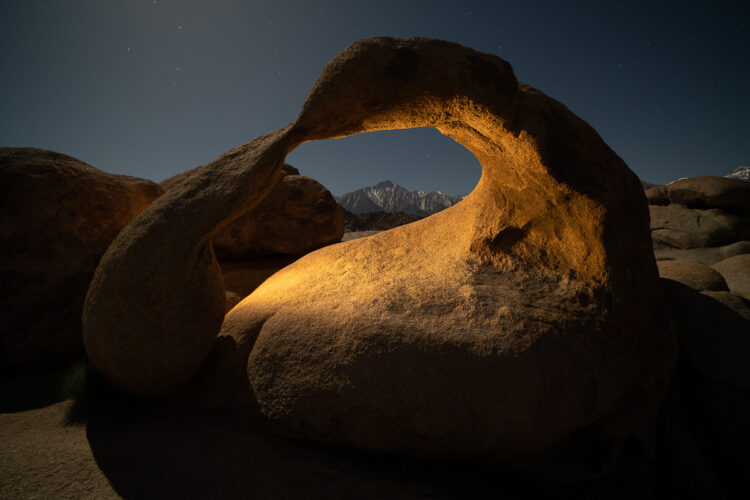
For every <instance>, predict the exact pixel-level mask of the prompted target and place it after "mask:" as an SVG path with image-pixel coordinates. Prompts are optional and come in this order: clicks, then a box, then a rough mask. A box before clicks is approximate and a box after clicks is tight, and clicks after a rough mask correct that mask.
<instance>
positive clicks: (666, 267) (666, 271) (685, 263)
mask: <svg viewBox="0 0 750 500" xmlns="http://www.w3.org/2000/svg"><path fill="white" fill-rule="evenodd" d="M657 265H658V267H659V276H661V277H662V278H667V279H670V280H674V281H677V282H679V283H682V284H684V285H687V286H689V287H690V288H693V289H695V290H697V291H699V292H704V291H714V292H722V291H723V292H728V291H729V288H728V287H727V283H726V281H724V278H723V277H722V275H721V274H719V272H718V271H716V270H714V269H711V268H710V267H708V266H706V265H703V264H701V263H700V262H696V261H694V260H662V261H659V262H657Z"/></svg>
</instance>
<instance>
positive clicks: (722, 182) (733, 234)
mask: <svg viewBox="0 0 750 500" xmlns="http://www.w3.org/2000/svg"><path fill="white" fill-rule="evenodd" d="M646 197H647V198H648V201H649V211H650V216H651V236H652V237H653V243H654V252H655V254H656V257H657V259H667V258H674V259H687V260H697V261H700V262H702V263H704V264H707V265H711V264H714V263H716V262H717V261H719V260H721V259H723V258H728V257H731V256H733V255H737V254H742V253H747V252H748V251H750V250H749V249H750V183H748V182H745V181H741V180H737V179H728V178H725V177H692V178H689V179H681V180H679V181H675V182H672V183H671V184H667V185H666V186H656V187H653V188H651V189H648V190H647V191H646Z"/></svg>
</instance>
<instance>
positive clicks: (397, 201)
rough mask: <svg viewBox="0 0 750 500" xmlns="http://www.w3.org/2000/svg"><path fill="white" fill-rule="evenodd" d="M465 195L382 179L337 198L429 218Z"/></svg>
mask: <svg viewBox="0 0 750 500" xmlns="http://www.w3.org/2000/svg"><path fill="white" fill-rule="evenodd" d="M725 177H729V178H732V179H742V180H744V181H750V167H737V168H735V169H734V170H732V171H731V172H730V173H728V174H727V175H726V176H725ZM641 185H643V189H648V188H650V187H654V186H656V185H657V184H652V183H650V182H646V181H641ZM465 197H466V195H463V196H462V195H458V196H449V195H447V194H443V193H441V192H440V191H430V192H429V193H427V192H425V191H422V190H417V191H409V190H408V189H406V188H404V187H402V186H399V185H398V184H394V183H393V182H391V181H383V182H379V183H377V184H375V185H374V186H368V187H364V188H361V189H357V190H356V191H352V192H351V193H346V194H343V195H341V196H336V197H335V198H336V201H338V203H339V205H341V206H342V207H343V208H344V210H347V211H348V212H352V213H354V214H367V213H372V212H388V213H395V212H403V213H407V214H412V215H416V216H419V217H426V216H428V215H432V214H434V213H436V212H439V211H441V210H444V209H446V208H448V207H450V206H453V205H455V204H456V203H458V202H459V201H461V200H463V199H464V198H465Z"/></svg>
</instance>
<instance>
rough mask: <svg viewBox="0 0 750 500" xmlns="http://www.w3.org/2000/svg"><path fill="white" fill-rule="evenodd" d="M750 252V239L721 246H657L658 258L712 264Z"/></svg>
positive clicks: (656, 253) (655, 251)
mask: <svg viewBox="0 0 750 500" xmlns="http://www.w3.org/2000/svg"><path fill="white" fill-rule="evenodd" d="M747 253H750V241H738V242H736V243H730V244H729V245H724V246H721V247H705V248H667V247H664V248H655V249H654V256H655V257H656V260H669V259H676V260H694V261H696V262H700V263H701V264H705V265H707V266H712V265H714V264H716V263H717V262H720V261H722V260H724V259H728V258H729V257H734V256H735V255H744V254H747Z"/></svg>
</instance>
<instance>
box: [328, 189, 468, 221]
mask: <svg viewBox="0 0 750 500" xmlns="http://www.w3.org/2000/svg"><path fill="white" fill-rule="evenodd" d="M462 199H464V196H448V195H446V194H443V193H441V192H440V191H431V192H429V193H426V192H424V191H421V190H419V191H409V190H407V189H406V188H403V187H401V186H399V185H398V184H394V183H393V182H391V181H384V182H379V183H378V184H375V185H374V186H369V187H365V188H362V189H358V190H356V191H353V192H351V193H346V194H343V195H341V196H337V197H336V201H338V202H339V205H341V206H342V207H344V209H345V210H348V211H350V212H354V213H359V214H361V213H367V212H406V213H409V214H414V215H419V216H426V215H430V214H434V213H435V212H439V211H441V210H443V209H445V208H448V207H450V206H452V205H455V204H456V203H458V202H459V201H461V200H462Z"/></svg>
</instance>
